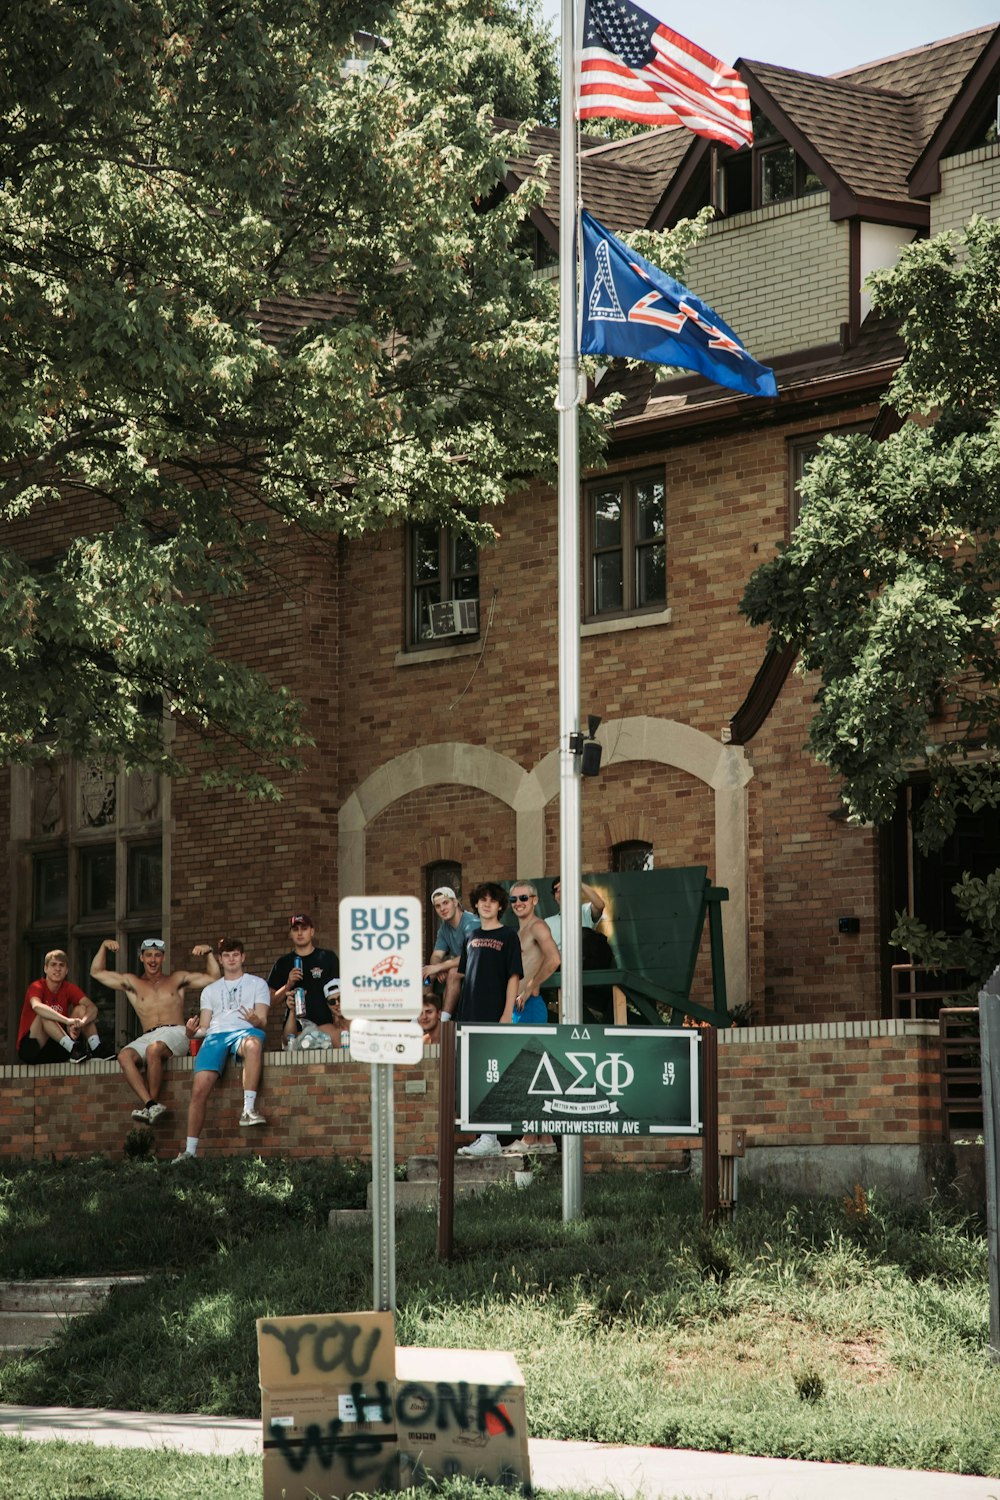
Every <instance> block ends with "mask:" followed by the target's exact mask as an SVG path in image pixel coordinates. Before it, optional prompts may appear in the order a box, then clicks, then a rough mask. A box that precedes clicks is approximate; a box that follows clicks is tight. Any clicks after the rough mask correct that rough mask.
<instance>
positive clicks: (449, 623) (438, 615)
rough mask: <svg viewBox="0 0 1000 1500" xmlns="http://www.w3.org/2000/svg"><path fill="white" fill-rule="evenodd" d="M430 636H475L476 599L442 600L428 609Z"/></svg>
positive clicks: (476, 627)
mask: <svg viewBox="0 0 1000 1500" xmlns="http://www.w3.org/2000/svg"><path fill="white" fill-rule="evenodd" d="M430 619H431V628H430V634H431V635H432V636H445V635H476V634H477V632H478V630H479V600H478V599H443V600H442V601H441V603H440V604H432V605H431V607H430Z"/></svg>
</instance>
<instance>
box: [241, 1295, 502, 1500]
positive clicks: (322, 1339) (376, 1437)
mask: <svg viewBox="0 0 1000 1500" xmlns="http://www.w3.org/2000/svg"><path fill="white" fill-rule="evenodd" d="M257 1346H258V1352H259V1358H260V1385H261V1417H262V1421H263V1429H264V1430H263V1439H264V1500H316V1497H317V1496H322V1497H323V1500H331V1497H337V1500H340V1497H346V1496H348V1495H351V1494H355V1493H364V1494H370V1493H375V1492H377V1491H381V1490H398V1489H400V1488H405V1487H407V1486H408V1485H411V1484H417V1483H421V1482H422V1481H423V1480H425V1479H428V1478H430V1479H446V1478H454V1477H459V1476H464V1477H467V1478H469V1479H485V1480H488V1481H489V1482H491V1483H493V1484H502V1485H504V1486H505V1487H506V1488H508V1489H515V1490H518V1491H520V1492H521V1493H522V1494H525V1495H527V1494H529V1493H530V1489H531V1474H530V1469H529V1462H528V1428H527V1420H526V1416H525V1405H524V1381H523V1378H522V1376H521V1372H520V1370H519V1369H518V1366H517V1362H516V1361H515V1359H514V1358H513V1356H512V1355H510V1354H506V1353H503V1352H500V1351H496V1350H493V1351H485V1352H484V1351H478V1350H465V1349H397V1348H396V1345H395V1331H394V1325H393V1317H392V1314H391V1313H323V1314H317V1315H316V1316H315V1317H305V1318H260V1319H259V1320H258V1322H257Z"/></svg>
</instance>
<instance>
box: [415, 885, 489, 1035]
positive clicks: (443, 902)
mask: <svg viewBox="0 0 1000 1500" xmlns="http://www.w3.org/2000/svg"><path fill="white" fill-rule="evenodd" d="M431 905H432V906H433V907H434V910H435V911H436V912H437V914H438V916H439V917H440V919H441V923H440V926H439V927H438V930H437V936H436V937H435V939H434V951H433V953H432V954H431V956H430V958H429V960H428V961H427V963H426V964H425V965H424V969H423V978H424V979H430V980H432V981H433V982H434V983H435V984H441V985H443V986H444V994H443V999H442V1005H441V1009H442V1019H443V1020H445V1021H450V1020H451V1018H452V1016H453V1015H454V1013H455V1011H456V1010H457V1009H458V997H459V992H460V990H461V980H460V979H459V977H458V960H459V956H460V955H461V952H462V944H463V943H464V942H465V940H466V938H467V937H468V936H469V934H470V933H472V932H475V931H476V930H477V929H478V927H479V918H478V916H476V914H475V912H471V911H463V910H462V904H461V902H460V901H459V899H458V896H457V894H456V892H455V891H453V890H452V888H451V886H450V885H439V886H438V888H437V890H436V891H431Z"/></svg>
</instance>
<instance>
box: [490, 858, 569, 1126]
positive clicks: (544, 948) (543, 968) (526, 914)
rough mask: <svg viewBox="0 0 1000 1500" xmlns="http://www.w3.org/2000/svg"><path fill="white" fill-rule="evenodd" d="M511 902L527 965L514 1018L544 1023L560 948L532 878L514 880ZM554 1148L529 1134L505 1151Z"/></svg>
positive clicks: (521, 1021) (523, 957) (523, 958)
mask: <svg viewBox="0 0 1000 1500" xmlns="http://www.w3.org/2000/svg"><path fill="white" fill-rule="evenodd" d="M510 904H511V906H512V907H513V910H514V915H515V917H516V918H517V935H518V937H519V938H520V939H521V964H522V967H523V969H524V978H523V980H522V982H521V988H520V989H519V990H518V992H517V994H516V995H515V997H514V1010H513V1014H512V1015H511V1017H510V1019H511V1021H513V1023H514V1024H515V1025H518V1024H520V1025H527V1026H532V1025H534V1026H544V1025H547V1023H548V1019H549V1012H548V1007H547V1006H546V1004H545V1001H544V999H543V998H542V985H543V984H544V983H545V981H546V979H548V978H549V976H550V974H554V973H555V972H556V970H557V969H558V967H559V964H560V958H559V949H558V948H557V947H556V944H555V939H554V938H553V936H552V933H551V932H550V931H549V928H548V926H547V925H546V923H545V922H543V921H542V919H541V917H540V916H539V915H538V891H537V889H536V888H535V886H533V885H532V883H531V881H530V880H515V881H514V884H513V885H512V886H511V888H510ZM504 1019H506V1017H504ZM554 1150H555V1144H554V1143H553V1141H552V1140H551V1139H550V1138H549V1137H548V1136H528V1135H525V1136H522V1137H521V1139H520V1140H519V1141H514V1142H513V1143H512V1144H511V1145H509V1146H505V1147H504V1155H505V1156H520V1155H522V1154H523V1153H524V1152H525V1151H554Z"/></svg>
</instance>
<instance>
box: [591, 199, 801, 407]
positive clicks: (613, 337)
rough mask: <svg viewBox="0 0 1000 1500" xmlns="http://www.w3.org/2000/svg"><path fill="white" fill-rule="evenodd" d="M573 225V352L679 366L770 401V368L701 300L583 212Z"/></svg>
mask: <svg viewBox="0 0 1000 1500" xmlns="http://www.w3.org/2000/svg"><path fill="white" fill-rule="evenodd" d="M581 223H582V225H583V327H582V329H581V332H580V353H581V354H603V355H608V356H612V357H614V356H617V357H618V358H621V359H645V360H649V361H650V362H651V363H652V364H657V365H679V366H680V367H681V368H682V369H685V370H696V371H697V372H698V374H699V375H704V376H705V378H706V379H707V380H714V381H715V383H716V385H725V386H728V387H729V389H730V390H733V391H742V392H743V394H744V395H746V396H777V394H778V387H777V385H776V383H775V379H774V371H773V370H769V369H768V367H767V366H766V365H759V364H758V363H757V361H756V360H755V359H752V358H751V357H750V355H749V354H748V353H747V351H746V349H744V347H743V345H742V344H741V343H740V341H739V339H738V338H737V337H736V335H735V333H734V332H733V330H732V329H731V328H729V327H728V326H727V325H726V324H725V323H724V322H723V321H722V319H721V318H720V317H719V315H718V313H714V312H713V311H712V309H711V308H710V307H709V306H708V304H707V303H705V302H702V301H701V299H700V298H699V297H695V296H694V295H693V293H691V292H689V291H688V289H687V287H686V286H682V285H681V283H680V282H679V281H674V279H673V277H672V276H668V275H667V274H666V272H665V271H660V270H658V269H657V267H656V266H654V265H651V264H650V262H649V261H648V260H645V259H644V258H643V257H642V256H641V255H639V254H637V252H636V251H635V250H630V249H629V247H628V246H627V245H625V244H623V243H622V241H621V240H618V239H615V236H614V235H613V234H611V233H610V231H609V230H607V229H605V228H604V226H603V224H599V223H598V222H597V220H596V219H595V218H594V217H593V216H592V215H591V214H588V213H586V212H584V213H583V214H582V215H581Z"/></svg>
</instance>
